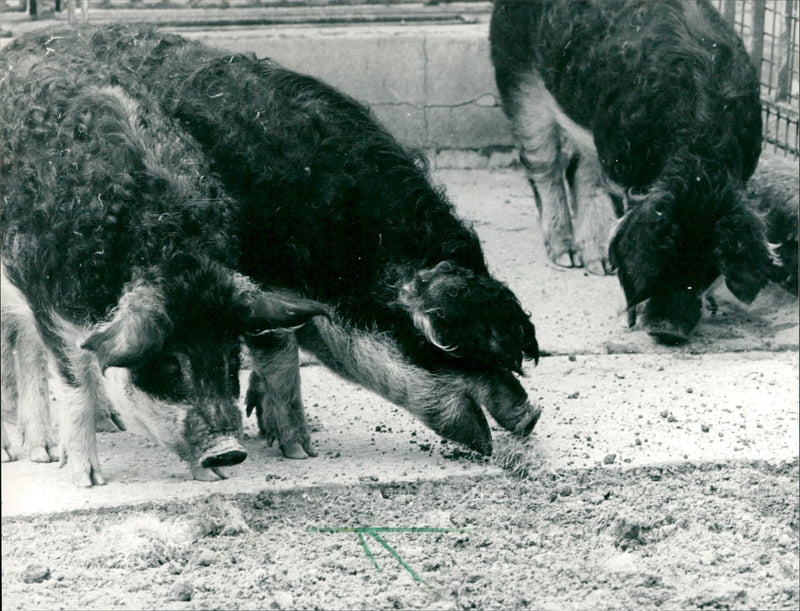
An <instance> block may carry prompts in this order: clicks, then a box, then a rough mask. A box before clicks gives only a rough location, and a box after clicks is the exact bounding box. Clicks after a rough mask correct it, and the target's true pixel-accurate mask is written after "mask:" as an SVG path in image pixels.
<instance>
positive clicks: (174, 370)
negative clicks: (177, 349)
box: [158, 354, 181, 377]
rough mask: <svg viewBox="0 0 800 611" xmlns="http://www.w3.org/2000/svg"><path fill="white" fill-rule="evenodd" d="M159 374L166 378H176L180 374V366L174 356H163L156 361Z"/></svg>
mask: <svg viewBox="0 0 800 611" xmlns="http://www.w3.org/2000/svg"><path fill="white" fill-rule="evenodd" d="M158 368H159V369H160V370H161V373H162V374H163V375H165V376H168V377H177V376H179V375H180V373H181V364H180V362H179V361H178V357H176V356H175V355H174V354H165V355H163V356H162V357H161V358H160V359H159V361H158Z"/></svg>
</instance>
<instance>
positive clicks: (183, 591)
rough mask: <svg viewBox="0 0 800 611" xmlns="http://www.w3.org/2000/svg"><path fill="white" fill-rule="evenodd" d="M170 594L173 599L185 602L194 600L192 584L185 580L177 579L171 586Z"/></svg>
mask: <svg viewBox="0 0 800 611" xmlns="http://www.w3.org/2000/svg"><path fill="white" fill-rule="evenodd" d="M170 596H171V597H172V600H180V601H183V602H188V601H190V600H192V584H190V583H189V582H188V581H185V580H180V581H176V582H175V583H174V584H173V586H172V588H170Z"/></svg>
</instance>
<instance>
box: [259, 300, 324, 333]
mask: <svg viewBox="0 0 800 611" xmlns="http://www.w3.org/2000/svg"><path fill="white" fill-rule="evenodd" d="M247 310H248V312H247V320H246V321H245V324H246V325H247V327H248V329H249V331H250V332H251V333H259V332H261V331H269V330H271V329H288V328H293V327H299V326H302V325H303V324H305V323H306V322H308V321H309V320H310V319H311V318H313V317H314V316H325V317H328V318H330V310H329V309H328V308H327V307H326V306H324V305H323V304H321V303H319V302H318V301H314V300H312V299H304V298H302V297H296V296H294V295H291V294H288V293H282V292H273V291H259V292H258V294H256V295H254V296H253V298H252V300H251V301H250V303H249V304H248V308H247Z"/></svg>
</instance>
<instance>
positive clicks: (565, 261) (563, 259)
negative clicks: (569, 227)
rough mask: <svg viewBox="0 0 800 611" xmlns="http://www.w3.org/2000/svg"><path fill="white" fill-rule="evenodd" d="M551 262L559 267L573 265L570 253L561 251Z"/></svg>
mask: <svg viewBox="0 0 800 611" xmlns="http://www.w3.org/2000/svg"><path fill="white" fill-rule="evenodd" d="M553 263H555V264H556V265H558V266H559V267H574V264H573V262H572V254H571V253H569V252H565V253H562V254H561V255H559V256H558V257H556V258H555V259H553Z"/></svg>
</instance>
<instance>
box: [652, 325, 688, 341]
mask: <svg viewBox="0 0 800 611" xmlns="http://www.w3.org/2000/svg"><path fill="white" fill-rule="evenodd" d="M683 327H684V326H683V325H680V324H678V323H674V322H672V321H670V320H659V321H657V322H654V323H650V325H649V328H648V329H647V333H648V334H649V335H650V336H652V337H654V338H655V339H656V340H657V341H658V342H660V343H662V344H666V345H668V346H677V345H679V344H685V343H686V342H688V341H689V335H690V333H691V330H690V329H689V330H687V329H686V328H683Z"/></svg>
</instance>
